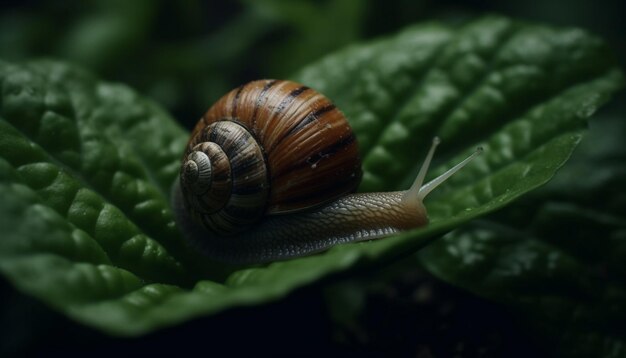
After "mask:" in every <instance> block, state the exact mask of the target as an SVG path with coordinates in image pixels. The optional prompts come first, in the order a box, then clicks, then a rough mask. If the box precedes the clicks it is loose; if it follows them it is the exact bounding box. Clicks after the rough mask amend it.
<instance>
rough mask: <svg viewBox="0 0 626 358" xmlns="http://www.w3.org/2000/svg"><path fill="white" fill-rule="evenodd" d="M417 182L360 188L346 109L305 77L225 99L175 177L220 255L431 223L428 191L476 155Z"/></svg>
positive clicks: (182, 211)
mask: <svg viewBox="0 0 626 358" xmlns="http://www.w3.org/2000/svg"><path fill="white" fill-rule="evenodd" d="M438 143H439V141H438V139H436V138H435V140H434V141H433V145H432V147H431V149H430V151H429V153H428V155H427V158H426V160H425V162H424V164H423V166H422V169H421V170H420V172H419V174H418V176H417V178H416V180H415V182H414V184H413V185H412V187H411V188H410V189H409V190H406V191H395V192H384V193H381V192H378V193H358V194H354V193H352V192H354V191H355V190H356V188H357V186H358V184H359V182H360V179H361V168H360V166H361V162H360V158H359V153H358V147H357V142H356V138H355V136H354V133H353V132H352V130H351V128H350V126H349V124H348V122H347V120H346V119H345V117H344V115H343V114H342V113H341V112H340V111H339V110H338V109H337V108H336V107H335V106H334V105H333V104H332V103H331V102H330V100H328V99H327V98H326V97H324V96H323V95H321V94H319V93H318V92H316V91H314V90H312V89H310V88H308V87H306V86H302V85H300V84H298V83H294V82H290V81H280V80H262V81H253V82H250V83H248V84H245V85H243V86H240V87H239V88H237V89H235V90H233V91H231V92H229V93H228V94H226V95H225V96H224V97H222V98H221V99H220V100H218V101H217V102H216V103H215V104H214V105H213V106H212V107H211V108H210V109H209V110H208V111H207V113H206V114H205V115H204V116H203V117H202V118H201V119H200V121H199V122H198V124H197V125H196V126H195V128H194V129H193V131H192V134H191V138H190V140H189V142H188V144H187V147H186V149H185V153H184V155H183V161H182V165H181V174H180V179H179V180H177V181H176V183H175V184H174V186H173V193H172V201H173V206H174V211H175V214H176V221H177V224H178V225H179V226H180V227H181V229H182V231H183V232H184V233H185V236H187V237H189V238H190V240H191V242H192V243H193V244H194V245H195V246H196V247H198V248H199V249H200V250H201V251H203V252H204V253H205V254H206V255H207V256H209V257H210V258H213V259H216V260H219V261H225V262H233V263H253V262H266V261H272V260H277V259H285V258H290V257H297V256H304V255H308V254H312V253H315V252H319V251H323V250H325V249H327V248H329V247H331V246H334V245H336V244H340V243H347V242H354V241H360V240H369V239H376V238H381V237H384V236H388V235H391V234H394V233H396V232H399V231H402V230H407V229H410V228H415V227H419V226H423V225H426V224H427V223H428V218H427V216H426V209H425V208H424V205H423V204H422V201H423V199H424V197H425V196H426V195H427V194H428V193H429V192H430V191H431V190H432V189H434V188H435V187H436V186H437V185H438V184H440V183H441V182H443V181H444V180H445V179H447V178H448V177H449V176H450V175H452V174H453V173H454V172H456V171H458V170H459V169H460V168H461V167H462V166H464V165H465V164H466V163H467V162H469V161H470V160H471V159H472V158H473V157H474V156H475V155H477V154H478V153H479V151H477V152H476V153H474V155H472V156H470V157H469V158H467V159H466V160H464V161H463V162H461V163H459V164H458V165H456V166H455V167H454V168H452V169H450V170H449V171H448V172H446V173H444V174H443V175H441V176H440V177H438V178H436V179H434V180H433V181H431V182H429V183H428V184H426V185H424V186H422V182H423V180H424V177H425V176H426V171H427V169H428V166H429V163H430V160H431V158H432V156H433V153H434V149H435V147H436V145H437V144H438Z"/></svg>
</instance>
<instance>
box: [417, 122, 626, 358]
mask: <svg viewBox="0 0 626 358" xmlns="http://www.w3.org/2000/svg"><path fill="white" fill-rule="evenodd" d="M602 119H603V121H602V122H596V123H594V124H595V125H594V128H593V130H592V131H591V135H590V136H588V137H586V138H585V141H584V142H583V144H582V145H581V146H580V148H579V149H578V150H577V151H576V153H575V154H574V156H573V157H572V162H571V164H568V166H566V167H565V168H564V170H563V171H562V172H560V173H559V174H558V175H557V176H556V177H555V180H554V181H553V182H551V183H550V184H549V185H548V186H546V187H545V188H542V190H540V191H539V192H537V193H534V194H533V195H531V196H529V197H528V198H525V199H524V200H523V201H522V202H521V203H519V204H517V205H515V206H512V207H510V208H507V209H506V210H504V211H502V212H500V213H498V214H497V215H495V216H491V217H489V218H488V219H483V220H480V221H476V222H474V223H472V224H470V225H467V226H465V227H463V228H460V229H457V230H455V231H453V232H451V233H449V234H447V235H446V236H444V237H443V238H442V239H441V240H438V241H437V242H435V243H433V244H432V245H430V246H429V247H427V248H426V249H424V250H422V251H421V252H420V253H419V259H420V262H421V263H422V264H424V265H425V266H426V268H428V270H429V271H430V272H432V273H433V274H435V276H437V277H439V278H441V279H443V280H445V281H447V282H449V283H452V284H454V285H456V286H461V287H464V288H466V289H468V290H470V291H472V292H474V293H476V294H478V295H481V296H484V297H487V298H490V299H492V300H496V301H500V302H503V303H506V304H507V305H509V306H510V307H511V308H513V309H515V310H516V311H517V312H519V313H522V314H523V316H524V317H525V318H526V319H527V320H528V321H529V323H530V324H531V325H534V326H536V327H537V328H538V329H537V331H538V332H542V333H543V334H544V335H545V337H544V338H545V339H548V340H551V341H552V343H551V344H549V346H551V347H553V349H554V352H555V353H558V356H567V357H589V356H595V357H623V356H624V355H625V354H626V335H625V334H624V329H623V328H624V322H625V321H626V309H624V305H623V302H624V300H626V285H625V284H624V282H626V265H625V263H626V219H625V216H624V212H623V210H624V205H623V204H624V198H625V197H624V195H623V183H624V180H625V179H626V170H625V168H624V164H623V163H625V162H626V150H625V149H624V147H623V144H622V138H623V134H624V133H626V123H625V122H624V121H623V119H622V118H613V119H611V118H602Z"/></svg>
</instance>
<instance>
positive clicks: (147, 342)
mask: <svg viewBox="0 0 626 358" xmlns="http://www.w3.org/2000/svg"><path fill="white" fill-rule="evenodd" d="M623 6H624V5H623V1H618V0H605V1H584V0H544V1H534V2H530V1H512V0H507V1H502V0H500V1H498V0H493V1H427V0H423V1H411V0H386V1H372V0H370V1H357V0H341V1H330V0H325V1H313V0H311V1H304V0H302V1H269V0H263V1H258V0H257V1H254V0H249V1H245V0H241V1H231V2H227V1H219V2H218V1H212V2H209V1H191V0H186V1H177V2H174V1H167V2H166V1H144V0H140V1H127V0H109V1H105V0H102V1H79V0H75V1H8V2H7V1H4V2H2V4H1V5H0V58H2V59H5V60H16V61H17V60H23V59H29V58H38V57H52V58H59V59H63V60H66V61H71V62H75V63H77V64H79V65H81V66H83V67H86V68H88V69H90V70H92V71H94V72H95V73H97V74H98V75H99V76H101V77H102V78H104V79H106V80H109V81H119V82H123V83H126V84H128V85H130V86H131V87H134V88H135V89H137V90H138V91H139V92H141V93H143V94H145V95H148V96H150V97H152V98H154V100H155V101H157V102H159V103H160V104H161V105H162V106H164V107H165V108H166V109H168V110H169V111H170V113H172V115H173V116H174V117H175V118H176V119H177V120H178V121H179V122H180V123H181V124H182V125H184V126H186V127H187V128H190V127H191V126H192V125H193V124H194V123H195V121H196V120H197V118H199V116H200V115H201V114H202V113H203V112H204V111H205V110H206V109H207V108H208V107H209V106H210V104H211V103H212V102H213V101H215V100H216V99H217V98H218V97H220V96H221V95H222V94H224V93H226V92H227V91H228V90H229V89H231V88H233V87H236V86H238V85H239V84H241V83H244V82H246V81H249V80H252V79H257V78H286V77H289V76H290V74H292V73H293V72H294V71H296V70H298V69H299V68H301V67H302V66H303V65H306V64H308V63H310V62H313V61H315V60H317V59H319V58H320V57H322V56H324V55H325V54H328V53H330V52H332V51H334V50H337V49H340V48H342V47H344V46H346V45H348V44H350V43H354V42H359V41H366V40H368V39H372V38H376V37H379V36H385V35H391V34H393V33H395V32H396V31H398V30H400V29H402V28H403V27H405V26H407V25H409V24H413V23H416V22H421V21H431V20H440V21H445V22H452V23H458V22H463V21H466V20H468V19H471V18H472V17H474V16H479V15H484V14H486V13H499V14H503V15H507V16H511V17H516V18H521V19H524V20H530V21H538V22H544V23H547V24H551V25H556V26H575V27H582V28H586V29H588V30H590V31H591V32H594V33H596V34H598V35H600V36H602V37H603V38H605V39H606V40H607V41H608V42H609V43H610V46H611V47H612V48H613V49H614V51H615V54H616V56H617V57H618V60H619V61H620V63H621V64H622V67H624V66H623V65H624V64H625V63H626V41H625V40H626V36H625V34H626V27H625V25H624V14H625V12H624V10H623ZM624 99H625V96H624V94H621V95H620V96H617V98H615V99H614V100H613V101H612V103H611V104H610V105H609V106H608V107H607V108H605V109H604V110H603V111H602V112H601V113H600V116H602V115H603V114H604V115H610V116H613V117H615V116H616V115H618V116H623V114H624V109H625V106H624V103H625V101H624ZM378 269H380V268H376V269H374V270H378ZM372 274H373V271H368V272H358V273H351V275H350V276H347V275H346V276H339V277H334V278H331V279H327V280H325V281H324V282H321V283H318V284H316V285H314V286H312V287H307V288H304V289H300V290H298V291H296V292H294V293H293V294H291V295H290V296H289V297H288V298H287V299H285V300H283V301H280V302H276V303H272V304H268V305H265V306H262V307H254V308H240V309H234V310H231V311H228V312H224V313H221V314H219V315H217V316H215V317H209V318H199V319H196V320H194V321H191V322H187V323H184V324H181V325H180V326H177V327H172V328H169V329H165V330H162V331H160V332H157V333H154V334H151V335H148V336H145V337H142V338H135V339H128V338H123V339H122V338H114V337H109V336H105V335H103V334H101V333H99V332H97V331H94V330H92V329H90V328H86V327H83V326H81V325H78V324H75V323H74V322H72V321H70V320H68V319H66V318H65V317H64V316H62V315H61V314H58V313H55V312H52V311H51V310H49V309H48V308H47V307H45V306H44V305H43V304H41V303H39V302H38V301H35V300H33V299H31V298H29V297H26V296H24V295H21V294H20V293H17V292H16V291H15V290H14V289H13V288H12V287H11V286H10V285H9V284H8V283H7V282H6V281H1V282H0V356H6V355H21V354H36V355H44V354H46V355H47V354H49V353H60V354H61V353H62V354H66V355H67V354H70V355H73V354H76V355H78V354H95V355H114V354H120V353H121V354H129V355H130V354H153V353H181V352H188V353H192V352H193V351H199V352H202V353H206V354H207V355H208V354H216V353H218V352H223V353H221V354H225V353H264V352H268V353H269V352H272V353H283V354H290V353H295V352H297V353H299V354H304V353H309V354H315V353H322V352H323V353H332V354H333V355H339V354H342V355H346V354H347V355H356V354H359V355H363V354H366V355H379V354H382V353H384V352H389V351H393V352H395V353H397V354H398V355H402V356H405V355H406V356H417V357H431V356H435V357H452V356H457V357H499V356H507V357H523V356H529V355H532V356H543V355H545V356H548V355H549V354H550V347H549V345H548V344H546V342H544V341H542V339H541V338H538V337H536V336H534V335H533V334H532V332H530V330H529V329H528V328H527V327H525V325H524V324H523V323H522V322H521V321H520V319H519V317H516V316H515V314H514V313H513V312H509V310H508V309H507V308H505V307H502V306H500V305H498V304H495V303H492V302H489V301H486V300H484V299H481V298H477V297H475V296H473V295H471V294H469V293H466V292H464V291H462V290H460V289H457V288H454V287H451V286H449V285H446V284H444V283H442V282H439V281H437V280H436V279H434V278H432V277H431V276H429V275H428V274H427V273H425V272H424V271H423V270H420V269H419V268H415V269H414V270H410V271H406V270H403V271H402V272H399V273H395V274H394V275H392V277H393V278H392V279H387V280H385V281H384V282H383V281H381V282H378V283H373V284H372V287H373V288H372V289H371V290H369V291H368V292H369V293H368V295H367V296H366V297H365V298H364V302H363V305H364V307H365V309H364V310H363V312H362V313H361V314H359V315H358V317H357V318H358V319H356V320H355V321H351V322H345V321H342V320H341V317H340V316H341V313H340V312H339V313H338V312H336V311H333V310H334V309H333V307H332V305H329V304H328V302H329V299H328V298H329V297H331V296H333V295H334V294H336V293H337V292H336V287H340V286H343V287H346V285H347V287H350V284H359V283H362V282H363V281H367V280H368V278H369V277H370V276H372ZM335 310H336V309H335ZM338 316H339V318H338ZM331 317H334V320H333V319H331Z"/></svg>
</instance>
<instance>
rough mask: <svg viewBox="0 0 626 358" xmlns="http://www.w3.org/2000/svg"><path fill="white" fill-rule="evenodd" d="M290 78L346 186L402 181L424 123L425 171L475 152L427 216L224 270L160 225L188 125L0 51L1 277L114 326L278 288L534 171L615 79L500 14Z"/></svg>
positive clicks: (513, 193) (561, 147) (471, 211)
mask: <svg viewBox="0 0 626 358" xmlns="http://www.w3.org/2000/svg"><path fill="white" fill-rule="evenodd" d="M292 79H294V80H297V81H300V82H302V83H305V84H306V85H308V86H310V87H313V88H315V89H316V90H318V91H320V92H321V93H324V94H326V95H327V96H328V97H329V98H331V99H332V100H333V101H334V102H335V103H336V104H337V106H338V107H339V108H341V109H342V110H343V111H344V113H345V114H346V116H347V117H348V119H349V121H350V122H351V124H352V125H353V128H354V130H355V132H356V136H357V138H358V141H359V145H360V150H361V155H362V158H363V169H364V178H363V183H362V185H361V187H360V190H361V191H374V190H395V189H401V188H402V189H403V188H405V187H407V186H408V185H409V183H410V181H411V179H412V177H413V176H414V175H415V172H416V171H417V168H418V166H419V164H420V163H418V162H416V161H415V158H416V157H420V158H421V156H423V155H424V154H425V151H426V148H427V146H428V144H429V143H430V139H431V138H432V137H433V136H435V135H438V136H440V137H441V139H442V145H441V146H440V151H438V153H437V155H436V160H435V162H434V167H435V169H434V170H433V171H432V172H431V173H430V174H429V176H430V177H434V176H435V175H437V174H440V173H442V172H443V171H445V170H446V169H447V168H449V167H451V166H452V165H453V164H454V163H456V162H458V161H459V160H460V159H461V158H463V157H465V156H466V155H468V154H469V153H470V152H471V151H472V150H473V148H475V147H476V146H479V145H480V146H483V147H484V149H485V152H484V154H483V155H482V156H481V157H479V158H478V159H477V160H476V161H475V162H474V163H472V164H471V165H470V166H468V167H467V168H466V169H464V170H463V171H462V172H460V173H458V174H457V175H455V176H454V177H453V178H452V179H451V180H449V181H448V182H446V183H445V184H444V185H443V186H442V187H441V188H438V189H437V191H436V192H434V193H433V194H432V195H431V197H429V198H428V199H427V200H426V203H425V204H426V206H427V208H428V210H429V213H430V218H431V224H430V225H428V226H427V227H425V228H421V229H416V230H411V231H409V232H406V233H403V234H401V235H397V236H394V237H391V238H387V239H384V240H378V241H374V242H364V243H358V244H351V245H341V246H337V247H335V248H333V249H330V250H328V251H327V252H324V253H322V254H318V255H313V256H310V257H303V258H299V259H293V260H289V261H283V262H275V263H271V264H268V265H266V266H257V267H226V266H223V265H218V264H216V263H211V262H207V261H206V259H204V258H202V257H200V256H199V254H197V253H195V252H194V251H193V250H191V249H190V248H189V247H188V246H187V245H186V244H185V241H184V239H183V238H182V236H181V233H180V232H179V231H178V229H177V227H176V225H175V223H174V221H173V216H172V212H171V209H170V206H169V189H170V185H171V183H172V182H173V181H174V179H175V177H176V176H177V174H178V169H179V159H180V158H179V157H180V155H181V153H182V150H183V147H184V145H185V142H186V140H187V135H188V134H187V133H186V132H185V131H184V130H183V129H181V128H180V127H179V126H178V125H177V124H176V123H175V121H174V120H173V119H172V118H171V117H170V116H169V115H168V114H167V113H165V112H164V111H163V110H162V109H160V107H159V106H158V105H156V104H155V103H153V102H151V101H150V100H148V99H146V98H144V97H142V96H140V95H138V94H137V93H135V92H134V91H133V90H131V89H129V88H128V87H126V86H124V85H120V84H112V83H107V82H103V81H101V80H99V79H97V78H95V77H94V76H93V75H91V74H90V73H88V72H85V71H83V70H81V69H79V68H76V67H74V66H72V65H69V64H65V63H59V62H51V61H34V62H28V63H22V64H11V63H5V62H0V86H1V94H0V96H1V98H0V168H1V170H0V197H2V198H3V200H2V202H1V203H0V231H1V232H2V234H1V235H2V236H1V240H0V271H1V272H2V273H3V274H4V275H5V276H6V277H7V278H8V279H9V280H10V281H11V282H13V284H14V285H15V286H16V287H18V288H19V289H20V290H22V291H24V292H26V293H28V294H31V295H34V296H36V297H38V298H39V299H41V300H42V301H44V302H46V303H47V304H49V305H50V306H52V307H54V308H55V309H57V310H60V311H62V312H65V313H66V314H67V315H68V316H70V317H72V318H74V319H75V320H78V321H80V322H83V323H85V324H88V325H90V326H93V327H97V328H99V329H102V330H104V331H106V332H109V333H111V334H116V335H139V334H142V333H146V332H149V331H151V330H154V329H157V328H159V327H163V326H169V325H174V324H176V323H178V322H182V321H185V320H188V319H190V318H193V317H197V316H201V315H210V314H213V313H216V312H219V311H222V310H225V309H228V308H231V307H236V306H242V305H255V304H260V303H262V302H266V301H269V300H274V299H278V298H280V297H282V296H284V295H286V294H287V293H289V292H290V291H291V290H293V289H295V288H297V287H300V286H303V285H306V284H308V283H311V282H314V281H316V280H318V279H320V278H322V277H324V276H327V275H329V274H331V273H333V272H339V271H343V270H347V269H351V268H354V267H358V266H362V265H368V264H371V263H375V262H381V261H386V260H392V259H394V258H395V257H397V256H398V255H403V254H407V253H411V252H414V251H416V250H418V249H420V248H421V247H423V246H424V245H426V244H427V243H429V242H430V241H432V240H433V239H434V238H435V237H436V236H437V235H440V234H442V233H445V232H447V231H450V230H452V229H453V228H455V227H457V226H458V225H460V224H462V223H464V222H467V221H469V220H470V219H473V218H475V217H478V216H480V215H484V214H486V213H489V212H492V211H494V210H496V209H498V208H501V207H503V206H505V205H506V204H508V203H510V202H511V201H513V200H514V199H516V198H518V197H519V196H521V195H523V194H525V193H527V192H528V191H530V190H532V189H534V188H537V187H538V186H540V185H542V184H544V183H546V182H547V181H548V180H550V178H551V177H552V176H553V175H554V173H555V172H556V170H557V169H558V168H560V167H561V166H562V165H563V163H564V162H565V161H566V160H567V159H568V158H569V156H570V154H571V153H572V150H573V149H574V148H575V146H576V145H577V144H578V142H579V140H580V138H581V136H582V133H583V132H584V129H585V126H586V119H587V118H588V117H590V116H591V115H592V114H593V113H594V111H595V110H596V109H597V108H598V107H599V106H600V105H601V104H603V103H604V102H605V101H607V100H608V98H609V96H610V95H611V93H612V92H614V91H615V90H616V89H617V88H619V87H620V86H621V83H622V75H621V72H620V71H619V70H618V69H617V68H616V67H615V65H614V62H613V60H612V56H611V55H610V53H609V51H608V50H607V48H606V46H605V45H604V43H603V42H602V41H601V40H600V39H598V38H595V37H593V36H591V35H589V34H587V33H586V32H584V31H582V30H579V29H553V28H549V27H544V26H538V25H533V24H525V23H520V22H516V21H513V20H510V19H507V18H503V17H497V16H493V17H487V18H482V19H479V20H476V21H473V22H470V23H467V24H466V25H463V26H459V27H452V26H446V25H441V24H437V23H429V24H422V25H418V26H414V27H411V28H408V29H406V30H404V31H402V32H400V33H399V34H397V35H394V36H391V37H388V38H384V39H379V40H376V41H373V42H370V43H365V44H360V45H354V46H351V47H348V48H346V49H345V50H342V51H340V52H337V53H335V54H332V55H329V56H327V57H325V58H324V59H322V60H320V61H319V62H316V63H313V64H311V65H310V66H308V67H306V68H304V69H303V70H301V71H300V72H299V73H297V74H295V75H294V76H293V78H292ZM207 105H209V104H208V103H207Z"/></svg>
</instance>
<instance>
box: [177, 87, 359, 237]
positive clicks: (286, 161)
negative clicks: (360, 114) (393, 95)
mask: <svg viewBox="0 0 626 358" xmlns="http://www.w3.org/2000/svg"><path fill="white" fill-rule="evenodd" d="M360 179H361V162H360V158H359V153H358V147H357V143H356V139H355V136H354V133H353V132H352V129H351V128H350V126H349V124H348V122H347V120H346V119H345V117H344V115H343V114H342V113H341V112H340V111H339V110H338V109H337V108H336V107H335V106H334V105H333V104H332V103H331V102H330V100H328V99H327V98H326V97H324V96H323V95H321V94H319V93H318V92H316V91H314V90H312V89H310V88H308V87H306V86H303V85H301V84H298V83H295V82H290V81H280V80H261V81H253V82H250V83H247V84H245V85H243V86H240V87H239V88H237V89H235V90H233V91H231V92H229V93H228V94H226V95H225V96H224V97H222V98H221V99H219V100H218V101H217V102H216V103H215V104H214V105H213V106H212V107H211V108H210V109H209V110H208V111H207V113H206V114H205V115H204V116H203V117H202V118H201V120H200V121H199V122H198V124H197V125H196V127H195V128H194V130H193V132H192V135H191V139H190V141H189V143H188V145H187V148H186V151H185V154H184V159H183V167H182V170H181V189H182V192H183V198H184V204H185V206H186V207H187V209H188V210H189V211H190V212H191V213H192V216H193V217H194V218H195V220H196V221H199V222H202V224H203V225H204V226H205V227H206V228H208V229H209V230H211V231H213V232H215V233H217V234H219V235H224V236H227V235H229V234H236V233H237V232H239V231H241V230H244V229H246V228H247V227H249V226H250V225H252V224H254V223H255V222H257V221H258V220H259V219H260V218H261V217H262V216H263V215H265V214H282V213H289V212H296V211H302V210H306V209H309V208H312V207H316V206H320V205H323V204H326V203H328V202H330V201H332V200H334V199H336V198H338V197H340V196H342V195H344V194H345V193H348V192H352V191H354V190H355V189H356V187H357V186H358V184H359V182H360Z"/></svg>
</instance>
